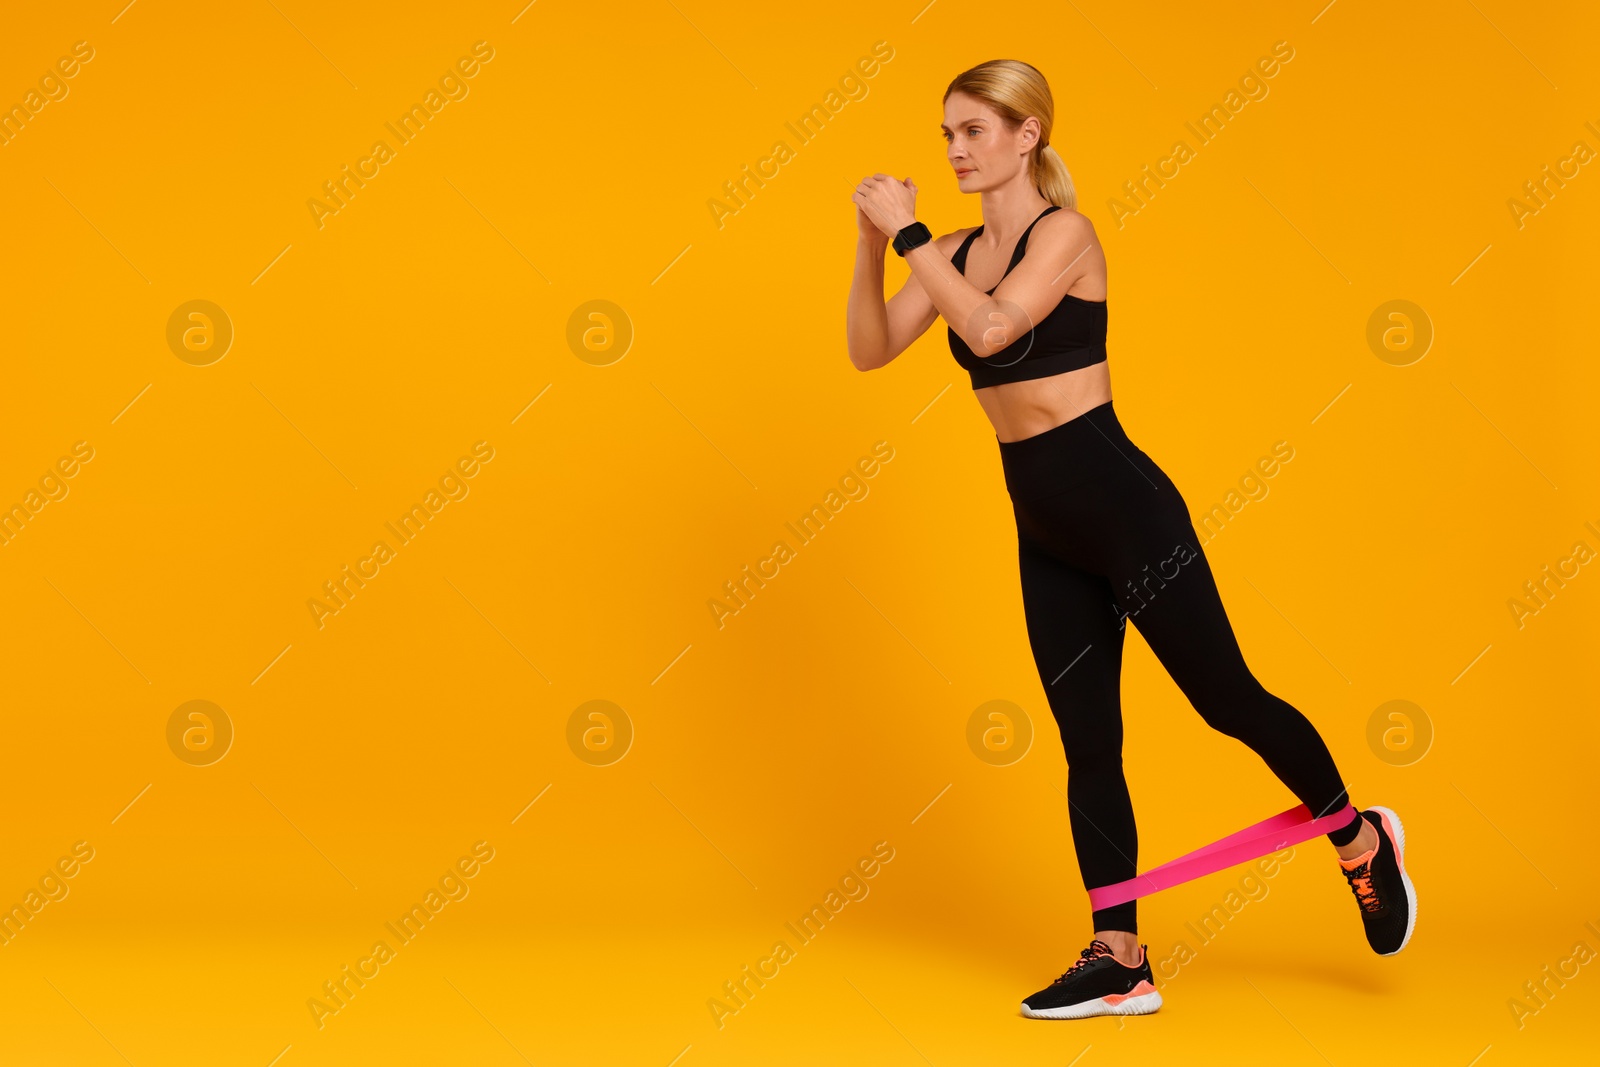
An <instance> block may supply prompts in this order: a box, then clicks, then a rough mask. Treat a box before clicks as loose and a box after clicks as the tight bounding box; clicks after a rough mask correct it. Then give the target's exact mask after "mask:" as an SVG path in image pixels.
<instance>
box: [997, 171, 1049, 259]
mask: <svg viewBox="0 0 1600 1067" xmlns="http://www.w3.org/2000/svg"><path fill="white" fill-rule="evenodd" d="M980 195H981V196H982V198H983V199H982V208H983V232H984V234H985V235H986V236H988V237H991V238H993V239H995V240H996V242H998V243H1000V244H1005V243H1007V242H1008V241H1009V242H1012V243H1015V240H1016V238H1018V237H1021V236H1022V231H1023V230H1026V229H1027V228H1028V224H1029V223H1031V222H1032V221H1033V220H1034V219H1036V218H1038V217H1039V214H1040V212H1042V211H1044V209H1045V208H1047V207H1049V206H1050V201H1048V200H1046V199H1045V198H1044V197H1042V196H1040V195H1039V190H1038V189H1037V188H1036V187H1035V186H1034V184H1033V182H1031V181H1029V180H1027V178H1026V175H1025V174H1019V175H1018V176H1017V180H1014V181H1010V182H1007V183H1006V184H1005V185H1003V186H1001V187H1000V188H998V189H988V190H985V191H984V192H983V193H982V194H980Z"/></svg>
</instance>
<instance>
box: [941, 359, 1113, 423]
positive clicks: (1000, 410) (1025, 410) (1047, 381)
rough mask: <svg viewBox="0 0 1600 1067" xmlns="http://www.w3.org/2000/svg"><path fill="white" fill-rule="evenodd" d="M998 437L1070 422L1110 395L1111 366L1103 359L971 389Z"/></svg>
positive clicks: (1108, 398) (1106, 399) (1104, 400)
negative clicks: (1044, 374) (1064, 371)
mask: <svg viewBox="0 0 1600 1067" xmlns="http://www.w3.org/2000/svg"><path fill="white" fill-rule="evenodd" d="M972 395H973V396H975V397H977V398H978V403H979V404H980V405H981V406H982V407H983V410H984V413H985V414H986V415H988V416H989V421H990V422H992V423H993V424H994V432H995V436H996V437H997V438H999V439H1000V440H1001V441H1021V440H1022V439H1024V438H1027V437H1033V436H1035V435H1036V434H1041V433H1044V432H1045V431H1046V430H1053V429H1055V428H1056V427H1057V426H1060V425H1061V424H1062V423H1064V422H1071V421H1072V420H1073V419H1075V418H1077V417H1078V416H1079V415H1081V414H1083V413H1084V412H1085V411H1088V410H1089V409H1090V408H1092V407H1098V406H1099V405H1101V404H1104V403H1105V402H1106V401H1108V400H1110V399H1111V370H1110V365H1109V364H1108V363H1106V362H1104V361H1102V362H1099V363H1096V364H1094V365H1093V366H1089V367H1079V368H1078V369H1077V370H1069V371H1067V372H1066V373H1065V374H1052V375H1051V376H1050V377H1048V378H1035V379H1033V380H1032V381H1026V382H1006V383H1004V384H1003V385H991V386H988V387H986V388H983V389H975V390H973V394H972Z"/></svg>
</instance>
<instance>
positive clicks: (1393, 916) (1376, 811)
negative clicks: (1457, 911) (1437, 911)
mask: <svg viewBox="0 0 1600 1067" xmlns="http://www.w3.org/2000/svg"><path fill="white" fill-rule="evenodd" d="M1361 817H1362V818H1363V819H1365V820H1367V821H1368V822H1369V823H1371V824H1372V825H1373V828H1374V829H1376V830H1377V831H1378V843H1377V845H1376V846H1374V847H1373V848H1372V849H1370V850H1369V851H1367V852H1363V853H1362V854H1361V855H1359V856H1357V857H1356V858H1355V859H1351V860H1340V861H1339V866H1340V868H1341V869H1343V871H1344V877H1345V880H1346V881H1348V882H1349V883H1350V889H1351V891H1352V892H1354V893H1355V895H1356V903H1357V904H1358V905H1359V906H1360V908H1361V922H1362V924H1363V925H1364V926H1365V927H1366V928H1367V944H1369V945H1371V946H1372V951H1374V952H1376V953H1377V954H1378V955H1380V956H1393V955H1394V954H1395V953H1396V952H1399V951H1400V950H1401V949H1403V948H1405V947H1406V942H1408V941H1410V940H1411V931H1412V930H1413V929H1415V927H1416V925H1417V893H1416V890H1415V889H1413V888H1412V887H1411V877H1410V876H1409V875H1407V874H1406V859H1405V851H1406V832H1405V829H1404V827H1402V826H1401V825H1400V817H1399V816H1398V815H1396V814H1395V813H1394V812H1392V811H1390V810H1389V809H1388V808H1378V807H1373V808H1368V809H1366V810H1365V811H1363V812H1362V813H1361Z"/></svg>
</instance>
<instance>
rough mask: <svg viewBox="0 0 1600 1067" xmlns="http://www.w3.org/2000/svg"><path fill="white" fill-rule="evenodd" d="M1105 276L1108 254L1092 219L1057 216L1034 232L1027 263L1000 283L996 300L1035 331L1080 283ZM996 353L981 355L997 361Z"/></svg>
mask: <svg viewBox="0 0 1600 1067" xmlns="http://www.w3.org/2000/svg"><path fill="white" fill-rule="evenodd" d="M1104 272H1105V251H1104V249H1102V248H1101V246H1100V238H1099V237H1098V236H1096V234H1095V232H1094V224H1093V223H1091V222H1090V221H1089V218H1088V216H1086V215H1083V214H1081V213H1079V212H1077V211H1053V212H1051V213H1050V214H1049V215H1047V216H1045V217H1044V218H1043V219H1041V220H1040V221H1039V223H1038V224H1037V225H1036V226H1034V228H1033V232H1032V233H1031V234H1029V235H1028V249H1027V252H1026V254H1025V255H1023V257H1022V262H1021V263H1019V264H1017V266H1016V269H1015V270H1013V271H1012V272H1011V273H1010V274H1008V275H1006V276H1005V278H1004V279H1002V280H1001V282H1000V284H999V285H998V286H997V287H996V288H995V291H994V299H995V300H996V301H1000V302H1002V307H1003V308H1007V309H1009V308H1013V307H1014V308H1020V309H1021V311H1022V315H1023V321H1024V324H1025V325H1026V326H1027V328H1028V329H1031V328H1032V324H1034V323H1038V322H1040V321H1041V320H1043V319H1044V317H1045V316H1046V315H1048V314H1050V312H1052V311H1054V310H1055V307H1056V305H1057V304H1059V303H1061V298H1062V297H1063V296H1065V295H1066V293H1067V290H1068V289H1071V288H1072V287H1073V286H1074V285H1075V284H1076V283H1077V282H1078V281H1079V280H1081V279H1083V278H1085V277H1086V276H1093V275H1103V274H1104ZM1085 299H1088V298H1087V297H1086V298H1085ZM1094 299H1099V298H1098V297H1096V298H1094ZM1025 333H1027V329H1019V330H1008V331H993V332H991V334H990V335H989V336H991V337H994V338H1000V337H1008V338H1009V339H1010V340H1015V339H1017V338H1019V337H1021V336H1022V335H1023V334H1025ZM1001 347H1002V348H1003V347H1004V346H1003V345H1002V346H1001ZM974 351H975V352H976V351H977V349H974ZM997 351H1000V348H993V349H992V351H990V352H988V353H984V352H978V354H979V355H985V354H988V355H993V354H994V352H997Z"/></svg>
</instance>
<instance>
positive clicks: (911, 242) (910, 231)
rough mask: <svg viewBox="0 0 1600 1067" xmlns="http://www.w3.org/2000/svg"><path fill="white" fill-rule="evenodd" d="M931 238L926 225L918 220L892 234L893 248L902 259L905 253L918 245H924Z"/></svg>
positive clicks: (931, 235)
mask: <svg viewBox="0 0 1600 1067" xmlns="http://www.w3.org/2000/svg"><path fill="white" fill-rule="evenodd" d="M931 240H933V234H931V233H929V232H928V227H926V226H924V225H923V224H922V223H920V222H913V223H912V224H911V225H910V226H907V227H906V228H905V229H903V230H901V231H900V232H899V233H897V234H895V235H894V250H895V252H896V253H897V254H898V255H899V256H900V257H901V258H902V259H903V258H905V254H906V253H907V252H909V251H911V250H912V249H913V248H916V247H917V246H918V245H925V244H927V243H928V242H929V241H931Z"/></svg>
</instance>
